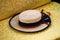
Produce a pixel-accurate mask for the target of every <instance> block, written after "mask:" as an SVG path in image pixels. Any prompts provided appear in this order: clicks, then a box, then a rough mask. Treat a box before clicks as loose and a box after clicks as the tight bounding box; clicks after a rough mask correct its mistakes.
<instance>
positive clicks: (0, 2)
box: [0, 0, 51, 20]
mask: <svg viewBox="0 0 60 40" xmlns="http://www.w3.org/2000/svg"><path fill="white" fill-rule="evenodd" d="M49 2H51V0H0V20H2V19H5V18H8V17H10V16H12V15H13V14H16V13H18V12H21V11H23V10H27V9H32V8H36V7H38V6H41V5H44V4H46V3H49Z"/></svg>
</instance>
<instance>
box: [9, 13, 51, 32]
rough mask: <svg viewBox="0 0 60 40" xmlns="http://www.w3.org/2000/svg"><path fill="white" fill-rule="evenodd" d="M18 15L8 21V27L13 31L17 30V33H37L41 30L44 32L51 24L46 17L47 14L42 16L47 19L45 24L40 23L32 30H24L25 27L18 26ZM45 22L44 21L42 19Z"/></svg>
mask: <svg viewBox="0 0 60 40" xmlns="http://www.w3.org/2000/svg"><path fill="white" fill-rule="evenodd" d="M18 15H19V14H15V15H14V16H13V17H12V18H11V19H10V20H9V25H10V27H12V28H13V29H15V30H18V31H22V32H38V31H42V30H45V29H46V28H48V27H49V26H50V24H51V19H50V17H49V16H48V15H47V14H44V15H47V17H46V18H49V21H48V22H47V21H45V22H46V23H47V24H46V23H42V24H40V25H38V26H36V27H34V28H25V27H22V26H21V25H20V24H19V18H18ZM43 18H44V16H43ZM43 20H45V19H43Z"/></svg>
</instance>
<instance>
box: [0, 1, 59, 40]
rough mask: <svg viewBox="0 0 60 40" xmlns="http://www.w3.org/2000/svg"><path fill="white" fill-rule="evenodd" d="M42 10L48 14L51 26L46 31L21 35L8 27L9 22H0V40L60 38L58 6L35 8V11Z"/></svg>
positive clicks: (54, 4) (47, 39)
mask: <svg viewBox="0 0 60 40" xmlns="http://www.w3.org/2000/svg"><path fill="white" fill-rule="evenodd" d="M42 9H44V10H45V11H47V12H50V13H51V15H50V17H51V21H52V22H51V26H49V28H47V29H46V30H44V31H42V32H38V33H22V32H19V31H16V30H14V29H12V28H11V27H10V26H9V20H10V18H8V19H5V20H3V21H0V40H55V39H56V38H59V37H60V4H58V3H56V2H51V3H49V4H47V5H45V6H42V7H39V8H36V10H40V11H41V10H42Z"/></svg>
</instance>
